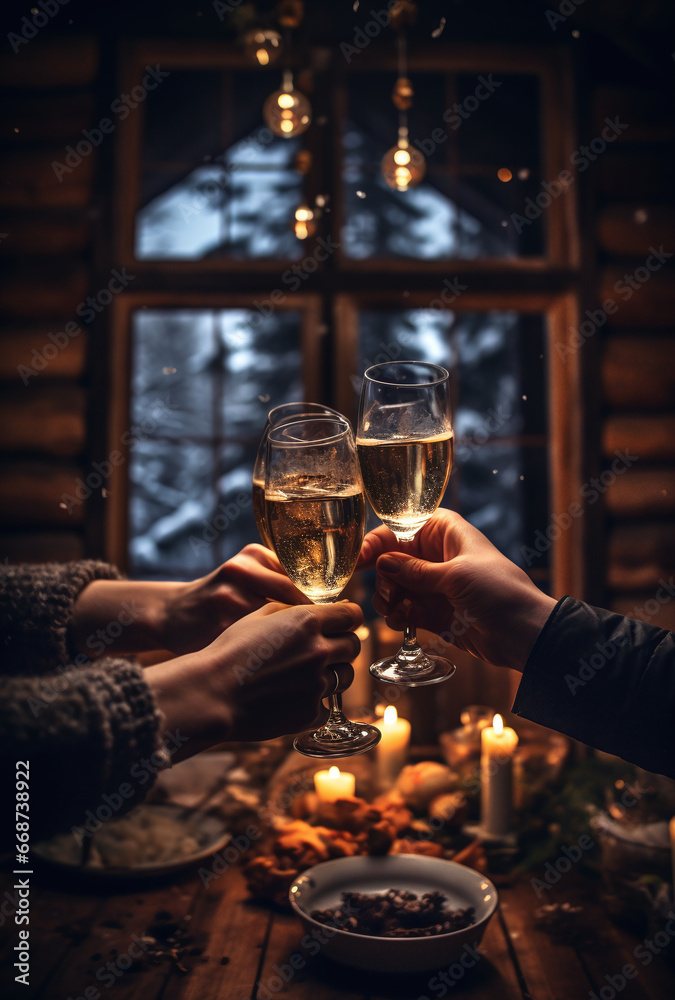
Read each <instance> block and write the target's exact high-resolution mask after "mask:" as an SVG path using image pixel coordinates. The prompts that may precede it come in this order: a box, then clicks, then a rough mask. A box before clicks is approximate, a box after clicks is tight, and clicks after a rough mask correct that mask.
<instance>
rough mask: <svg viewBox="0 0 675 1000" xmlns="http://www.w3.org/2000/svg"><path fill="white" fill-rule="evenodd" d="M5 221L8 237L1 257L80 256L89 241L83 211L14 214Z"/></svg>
mask: <svg viewBox="0 0 675 1000" xmlns="http://www.w3.org/2000/svg"><path fill="white" fill-rule="evenodd" d="M2 221H3V226H4V228H5V229H6V230H7V237H6V238H5V239H3V240H1V241H0V256H1V257H35V256H47V255H56V254H59V255H61V254H80V253H83V252H84V250H85V249H86V247H87V244H88V242H89V238H90V223H89V222H88V220H87V219H86V218H85V216H84V215H83V214H82V213H80V212H77V213H75V214H73V213H70V212H66V213H62V212H55V213H54V214H47V213H46V212H41V213H40V214H39V215H33V214H32V213H31V214H30V215H29V214H27V213H22V212H12V213H7V214H5V215H4V216H3V220H2Z"/></svg>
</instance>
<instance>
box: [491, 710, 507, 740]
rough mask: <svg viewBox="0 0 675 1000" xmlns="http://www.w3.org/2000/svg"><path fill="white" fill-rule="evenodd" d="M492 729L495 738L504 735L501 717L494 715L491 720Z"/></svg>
mask: <svg viewBox="0 0 675 1000" xmlns="http://www.w3.org/2000/svg"><path fill="white" fill-rule="evenodd" d="M492 728H493V729H494V731H495V736H502V735H503V734H504V720H503V719H502V717H501V715H495V717H494V719H493V720H492Z"/></svg>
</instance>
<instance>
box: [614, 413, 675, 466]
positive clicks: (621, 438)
mask: <svg viewBox="0 0 675 1000" xmlns="http://www.w3.org/2000/svg"><path fill="white" fill-rule="evenodd" d="M673 402H675V399H674V400H673ZM602 447H603V451H604V453H605V455H614V454H616V452H617V451H623V450H624V449H627V450H628V451H630V452H632V453H634V454H636V455H639V456H640V460H643V459H656V460H657V461H658V460H665V459H670V458H675V415H671V414H659V415H658V416H654V417H646V416H641V415H637V414H626V415H624V414H622V415H615V416H612V417H610V418H609V419H608V420H606V421H605V424H604V427H603V430H602Z"/></svg>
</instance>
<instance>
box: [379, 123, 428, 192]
mask: <svg viewBox="0 0 675 1000" xmlns="http://www.w3.org/2000/svg"><path fill="white" fill-rule="evenodd" d="M380 169H381V171H382V176H383V178H384V180H385V181H386V183H387V184H388V185H389V187H391V188H394V190H395V191H407V190H408V189H409V188H411V187H416V186H417V185H418V184H419V183H420V181H421V180H422V179H423V177H424V175H425V174H426V172H427V165H426V163H425V161H424V157H423V156H422V154H421V153H420V152H419V150H417V149H412V148H411V147H410V146H409V144H408V129H407V128H405V127H402V128H400V129H399V136H398V143H397V145H396V146H392V148H391V149H388V150H387V152H386V153H385V154H384V156H383V157H382V163H381V164H380Z"/></svg>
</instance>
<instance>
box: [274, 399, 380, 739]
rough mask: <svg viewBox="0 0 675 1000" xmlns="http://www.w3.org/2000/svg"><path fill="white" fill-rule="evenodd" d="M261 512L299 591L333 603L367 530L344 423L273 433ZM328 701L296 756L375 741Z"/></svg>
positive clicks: (318, 421)
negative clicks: (323, 717) (326, 712)
mask: <svg viewBox="0 0 675 1000" xmlns="http://www.w3.org/2000/svg"><path fill="white" fill-rule="evenodd" d="M265 508H266V514H267V527H268V530H269V533H270V538H271V541H272V545H273V547H274V550H275V552H276V554H277V556H278V557H279V561H280V563H281V565H282V566H283V567H284V569H285V570H286V572H287V573H288V576H289V577H290V579H291V580H292V581H293V583H294V584H295V586H296V587H297V588H298V590H300V591H302V593H303V594H305V595H306V596H307V597H309V598H310V599H311V600H312V601H313V602H314V603H315V604H327V603H329V602H332V601H335V600H337V599H338V597H339V596H340V594H341V593H342V591H343V589H344V588H345V587H346V585H347V583H348V582H349V579H350V577H351V575H352V573H353V572H354V568H355V567H356V563H357V561H358V558H359V553H360V551H361V544H362V542H363V535H364V532H365V524H366V500H365V496H364V494H363V481H362V479H361V472H360V469H359V462H358V458H357V456H356V445H355V442H354V434H353V432H352V429H351V426H350V424H349V421H347V420H346V419H345V418H344V417H337V416H336V417H325V416H316V417H310V418H308V419H306V420H299V421H294V422H293V423H291V424H282V425H279V426H277V427H272V428H271V429H270V432H269V434H268V438H267V460H266V472H265ZM330 703H331V704H330V717H329V719H328V721H327V722H326V724H325V726H322V727H321V728H320V729H317V730H315V731H313V732H308V733H301V734H300V735H299V736H296V738H295V740H294V742H293V746H294V747H295V749H296V750H298V751H299V752H300V753H303V754H305V755H306V756H308V757H348V756H352V755H353V754H358V753H365V752H366V751H367V750H370V749H372V747H374V746H376V745H377V744H378V743H379V741H380V736H381V733H380V730H379V729H376V728H375V726H370V725H367V724H366V723H356V722H351V721H350V720H349V719H347V718H346V717H345V715H344V714H343V712H342V701H341V698H340V695H339V694H332V695H331V696H330Z"/></svg>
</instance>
